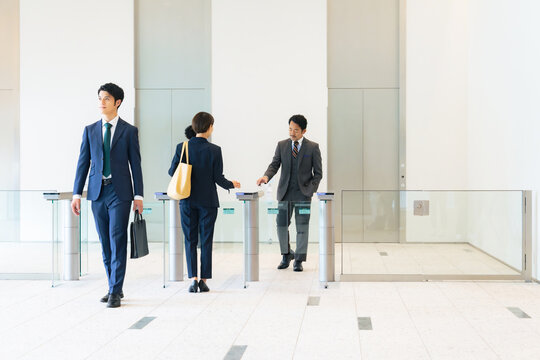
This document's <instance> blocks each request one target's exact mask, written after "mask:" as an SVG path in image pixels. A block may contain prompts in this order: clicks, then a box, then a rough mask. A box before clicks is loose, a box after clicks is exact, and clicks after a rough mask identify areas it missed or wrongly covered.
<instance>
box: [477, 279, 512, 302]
mask: <svg viewBox="0 0 540 360" xmlns="http://www.w3.org/2000/svg"><path fill="white" fill-rule="evenodd" d="M475 283H476V284H478V287H479V288H480V289H482V291H484V292H485V293H486V294H488V295H489V297H491V298H492V299H493V300H494V302H495V303H496V304H499V305H500V306H502V307H504V308H506V305H507V304H505V303H504V302H502V301H501V300H499V298H498V297H496V296H495V295H493V294H492V293H491V292H489V291H488V290H487V289H486V288H484V287H483V286H482V284H483V283H484V282H482V281H475ZM511 283H513V282H511ZM501 284H502V283H501Z"/></svg>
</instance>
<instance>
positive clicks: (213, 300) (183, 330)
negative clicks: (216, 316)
mask: <svg viewBox="0 0 540 360" xmlns="http://www.w3.org/2000/svg"><path fill="white" fill-rule="evenodd" d="M220 296H221V294H217V295H216V296H215V297H214V298H213V299H212V300H211V301H210V302H209V303H208V304H207V305H206V306H205V307H204V308H203V309H201V310H200V311H199V313H198V314H197V315H195V316H194V317H193V320H195V319H197V318H198V317H199V316H201V314H202V313H204V311H205V310H206V309H208V308H209V307H210V305H212V304H213V303H214V302H215V301H216V300H217V299H218V298H219V297H220ZM189 325H190V324H186V325H185V326H184V327H183V328H182V329H181V330H180V331H179V332H178V334H177V335H176V336H174V337H173V338H172V339H171V341H169V342H168V343H167V344H166V345H164V346H163V349H162V350H161V351H160V352H158V353H156V355H155V356H154V359H157V358H159V356H161V354H163V353H164V352H165V350H167V348H168V347H169V346H171V344H172V343H174V342H175V341H176V340H177V339H178V338H180V337H181V336H182V334H184V332H185V331H186V330H187V329H188V328H189Z"/></svg>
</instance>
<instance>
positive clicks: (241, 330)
mask: <svg viewBox="0 0 540 360" xmlns="http://www.w3.org/2000/svg"><path fill="white" fill-rule="evenodd" d="M278 275H279V273H278V272H274V276H273V277H272V280H271V282H270V284H268V286H267V287H266V289H265V290H264V293H263V294H262V295H261V297H260V299H259V301H258V302H257V304H256V305H255V306H254V307H253V310H252V311H251V313H250V314H249V316H248V318H247V319H246V321H245V323H244V326H242V328H241V329H240V330H239V331H238V334H236V337H235V338H234V340H233V342H232V344H231V346H232V345H234V344H235V343H236V341H237V340H238V337H239V336H240V334H242V333H243V332H244V330H245V328H246V326H247V324H248V323H249V321H250V320H251V318H252V317H253V314H254V313H255V311H257V309H258V308H259V306H260V305H261V303H262V301H263V300H264V298H265V296H266V294H267V293H268V291H269V290H270V288H271V285H272V283H273V282H274V281H275V280H276V278H277V277H278ZM245 345H247V344H245Z"/></svg>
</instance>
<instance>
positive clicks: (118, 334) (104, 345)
mask: <svg viewBox="0 0 540 360" xmlns="http://www.w3.org/2000/svg"><path fill="white" fill-rule="evenodd" d="M144 287H146V286H141V288H144ZM178 291H180V289H179V290H178ZM178 291H176V292H173V293H171V294H170V295H169V296H168V297H166V298H165V299H163V301H161V302H160V303H159V304H158V305H156V306H154V307H153V308H152V309H149V310H148V311H147V312H146V313H145V314H144V315H143V316H142V317H145V316H148V315H149V314H151V313H152V312H154V311H155V310H156V309H157V308H158V307H160V306H162V305H163V304H164V303H165V302H166V301H168V300H169V299H170V298H171V297H173V296H174V295H175V294H176V293H177V292H178ZM120 308H121V307H120ZM105 310H106V309H102V310H101V311H105ZM128 330H134V329H130V328H125V329H124V330H121V331H119V332H118V333H117V334H116V336H114V337H112V338H111V339H109V341H107V342H105V343H103V344H102V345H101V347H100V348H98V349H96V350H94V351H92V352H91V353H90V354H89V355H88V356H87V357H85V359H89V358H90V357H92V356H93V355H94V354H96V353H97V352H99V351H100V350H102V349H103V348H104V347H106V346H107V345H109V344H111V343H112V342H113V341H115V340H116V339H118V338H119V337H120V336H122V335H123V334H125V333H126V332H127V331H128Z"/></svg>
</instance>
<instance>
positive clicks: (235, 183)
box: [231, 180, 240, 189]
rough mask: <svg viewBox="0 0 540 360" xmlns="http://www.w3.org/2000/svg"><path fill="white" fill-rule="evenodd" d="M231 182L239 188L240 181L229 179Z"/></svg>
mask: <svg viewBox="0 0 540 360" xmlns="http://www.w3.org/2000/svg"><path fill="white" fill-rule="evenodd" d="M231 182H232V183H233V185H234V187H235V188H237V189H239V188H240V183H239V182H238V181H236V180H233V181H231Z"/></svg>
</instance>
